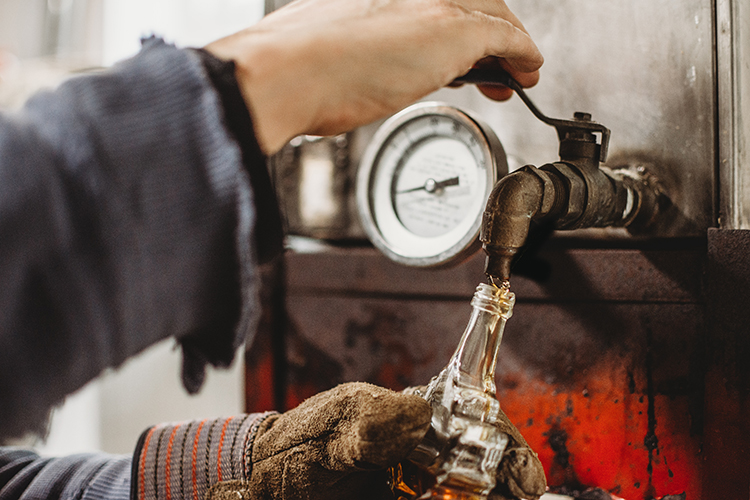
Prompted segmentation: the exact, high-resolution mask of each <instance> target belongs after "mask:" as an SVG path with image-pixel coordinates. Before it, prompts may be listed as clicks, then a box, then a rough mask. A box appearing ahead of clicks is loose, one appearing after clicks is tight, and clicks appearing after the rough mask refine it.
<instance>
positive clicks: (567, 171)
mask: <svg viewBox="0 0 750 500" xmlns="http://www.w3.org/2000/svg"><path fill="white" fill-rule="evenodd" d="M657 185H658V184H657V183H656V181H655V180H654V179H653V178H652V177H651V178H646V177H645V176H644V175H643V172H640V173H639V172H637V171H629V170H628V171H627V172H625V171H609V170H607V171H605V170H604V169H600V168H598V162H595V161H594V162H592V161H591V159H590V157H589V158H585V157H582V158H580V159H579V160H573V161H565V162H557V163H551V164H547V165H544V166H542V167H541V168H536V167H533V166H530V165H528V166H525V167H523V168H522V169H520V170H517V171H516V172H514V173H512V174H510V175H508V176H506V177H504V178H503V179H501V180H500V181H499V182H498V183H497V184H496V186H495V188H494V189H493V190H492V193H491V194H490V197H489V199H488V200H487V206H486V209H485V212H484V215H483V217H482V226H481V229H480V239H481V241H482V245H483V248H484V251H485V252H486V253H487V259H486V263H485V273H486V274H487V275H488V276H491V277H493V278H498V279H500V280H507V279H510V270H511V264H512V262H513V259H514V257H515V256H516V255H517V254H518V251H519V250H520V249H521V248H522V247H523V246H524V245H525V244H526V239H527V237H528V235H529V227H530V224H531V221H532V220H533V221H546V222H550V223H552V225H553V227H555V228H556V229H580V228H589V227H613V226H614V227H627V226H630V225H631V224H632V225H634V226H638V229H640V230H642V229H644V227H646V226H648V225H649V224H650V223H651V222H652V221H653V220H654V218H655V215H656V214H657V213H658V206H659V203H658V201H657V200H658V197H659V196H660V195H661V194H662V193H661V192H660V191H658V190H657Z"/></svg>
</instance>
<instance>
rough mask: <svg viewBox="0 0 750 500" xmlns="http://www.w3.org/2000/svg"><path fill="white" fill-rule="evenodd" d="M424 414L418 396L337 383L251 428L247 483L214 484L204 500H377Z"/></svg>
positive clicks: (417, 435) (420, 429) (425, 420)
mask: <svg viewBox="0 0 750 500" xmlns="http://www.w3.org/2000/svg"><path fill="white" fill-rule="evenodd" d="M430 418H431V411H430V407H429V405H428V404H427V402H425V401H424V400H423V399H421V398H420V397H418V396H411V395H406V394H401V393H397V392H393V391H390V390H388V389H384V388H381V387H377V386H374V385H370V384H364V383H349V384H342V385H340V386H338V387H336V388H334V389H331V390H329V391H326V392H323V393H320V394H318V395H316V396H313V397H312V398H310V399H308V400H306V401H305V402H304V403H302V404H301V405H299V406H298V407H297V408H295V409H293V410H290V411H288V412H286V413H284V414H283V415H279V416H276V417H271V418H269V419H267V420H266V421H264V422H263V424H262V425H261V426H260V428H259V429H258V432H257V434H256V437H255V441H254V443H253V444H252V449H251V450H249V453H250V455H249V458H250V460H249V462H250V463H249V464H247V468H248V469H249V472H248V475H249V478H248V480H247V481H232V482H227V483H219V484H218V485H216V486H214V487H213V489H212V490H211V491H209V494H208V495H207V496H206V499H207V500H221V499H227V500H228V499H232V500H237V499H238V498H240V499H242V498H245V497H247V498H254V499H255V498H263V499H273V500H298V499H307V500H317V499H320V500H338V499H341V500H343V499H350V498H356V499H358V500H368V499H372V500H375V499H383V498H387V496H386V495H390V489H389V488H388V486H387V483H386V476H385V470H384V469H385V468H386V467H388V466H392V465H395V464H396V463H398V462H399V461H401V460H403V459H404V458H405V457H406V455H407V454H408V453H409V452H410V451H411V450H412V449H413V448H414V447H416V445H417V444H418V443H419V442H420V441H421V440H422V438H423V437H424V434H425V432H426V431H427V428H428V427H429V425H430Z"/></svg>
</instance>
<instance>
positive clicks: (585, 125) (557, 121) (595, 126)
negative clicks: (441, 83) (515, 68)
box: [453, 68, 609, 163]
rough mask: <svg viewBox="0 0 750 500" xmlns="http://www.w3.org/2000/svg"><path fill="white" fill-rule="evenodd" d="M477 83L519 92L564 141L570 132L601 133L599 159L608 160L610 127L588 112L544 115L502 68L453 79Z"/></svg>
mask: <svg viewBox="0 0 750 500" xmlns="http://www.w3.org/2000/svg"><path fill="white" fill-rule="evenodd" d="M464 83H467V84H475V85H494V86H503V87H508V88H510V89H513V91H514V92H515V93H516V94H518V97H520V98H521V100H522V101H523V102H524V104H526V107H527V108H529V110H530V111H531V112H532V113H533V115H534V116H536V117H537V118H538V119H539V120H540V121H542V122H544V123H546V124H547V125H551V126H552V127H555V129H556V130H557V138H558V139H559V140H560V141H562V140H563V139H565V138H566V137H567V136H568V135H569V134H571V133H575V132H589V133H599V134H601V135H602V138H601V143H600V150H599V161H601V162H602V163H603V162H605V161H606V160H607V149H608V148H609V129H608V128H607V127H605V126H604V125H602V124H600V123H597V122H594V121H591V115H590V114H588V113H576V114H575V116H576V119H575V120H563V119H561V118H550V117H548V116H546V115H544V114H543V113H542V112H541V111H539V109H538V108H537V107H536V106H535V105H534V103H533V102H531V99H529V97H528V96H527V95H526V92H524V90H523V88H522V87H521V85H520V84H519V83H518V82H517V81H516V80H515V79H514V78H513V77H512V76H510V73H508V72H507V71H505V70H504V69H502V68H491V69H490V68H472V69H470V70H469V72H468V73H466V74H465V75H463V76H459V77H458V78H456V79H455V80H453V84H464Z"/></svg>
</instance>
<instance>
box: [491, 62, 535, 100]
mask: <svg viewBox="0 0 750 500" xmlns="http://www.w3.org/2000/svg"><path fill="white" fill-rule="evenodd" d="M477 66H479V67H482V68H487V67H489V68H492V67H493V66H499V67H501V68H502V69H504V70H506V71H507V72H509V73H510V74H511V75H513V78H515V80H516V81H517V82H518V83H519V84H520V85H521V86H522V87H525V88H528V87H533V86H534V85H536V84H537V82H538V81H539V71H534V72H531V73H521V72H518V71H514V69H513V67H512V66H511V64H510V62H508V61H507V60H505V59H498V58H496V57H492V58H485V59H483V60H482V61H480V64H478V65H477ZM478 88H479V90H480V91H481V92H482V93H483V94H484V95H486V96H487V97H489V98H490V99H494V100H496V101H505V100H507V99H510V98H511V97H512V96H513V91H512V90H511V89H509V88H508V87H501V86H491V85H478Z"/></svg>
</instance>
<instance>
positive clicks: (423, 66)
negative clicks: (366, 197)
mask: <svg viewBox="0 0 750 500" xmlns="http://www.w3.org/2000/svg"><path fill="white" fill-rule="evenodd" d="M206 50H208V51H209V52H211V53H213V54H214V55H215V56H217V57H219V58H222V59H228V60H229V59H231V60H233V61H234V62H235V64H236V75H237V80H238V82H239V85H240V88H241V90H242V92H243V96H244V98H245V101H246V103H247V104H248V108H249V109H250V112H251V114H252V116H253V121H254V126H255V129H256V130H255V131H256V135H257V138H258V142H259V143H260V145H261V148H262V149H263V150H264V152H265V153H266V154H271V153H274V152H275V151H277V150H278V149H280V148H281V146H283V145H284V144H285V143H286V142H287V141H288V140H289V139H291V138H292V137H294V136H295V135H299V134H303V133H306V134H317V135H330V134H336V133H340V132H343V131H346V130H350V129H352V128H354V127H357V126H359V125H364V124H366V123H369V122H372V121H374V120H376V119H379V118H383V117H385V116H388V115H390V114H392V113H394V112H396V111H398V110H399V109H401V108H403V107H405V106H407V105H408V104H411V103H412V102H414V101H416V100H418V99H420V98H421V97H423V96H425V95H427V94H429V93H430V92H433V91H435V90H438V89H439V88H441V87H444V86H445V85H447V84H449V83H450V82H451V81H452V80H453V79H454V78H456V77H458V76H460V75H462V74H464V73H466V72H467V71H468V69H469V68H471V67H472V66H473V65H474V64H475V63H477V62H478V61H483V64H500V65H502V66H503V67H504V68H506V69H507V70H508V71H509V72H510V73H511V74H512V75H513V76H514V77H515V79H516V80H517V81H518V82H519V83H520V84H521V85H523V86H532V85H534V84H535V83H536V82H537V80H538V78H539V73H538V69H539V67H540V66H541V64H542V61H543V58H542V56H541V54H540V52H539V50H538V49H537V47H536V45H534V42H533V41H532V40H531V38H530V37H529V35H528V34H527V33H526V30H525V29H524V27H523V25H522V24H521V23H520V21H519V20H518V19H517V18H516V17H515V15H513V13H512V12H511V11H510V9H508V7H507V6H506V5H505V3H504V2H503V1H502V0H297V1H295V2H293V3H291V4H288V5H287V6H285V7H283V8H281V9H279V10H277V11H275V12H273V13H271V14H270V15H268V16H266V17H265V18H264V19H262V20H261V21H260V22H259V23H258V24H256V25H254V26H252V27H250V28H248V29H246V30H243V31H241V32H239V33H236V34H234V35H230V36H228V37H226V38H223V39H221V40H218V41H216V42H213V43H211V44H209V45H208V46H206ZM488 61H489V62H488ZM482 91H483V92H484V93H485V94H487V95H488V96H490V97H492V98H495V99H506V98H508V97H509V96H510V91H509V90H508V89H497V88H494V89H493V88H483V89H482Z"/></svg>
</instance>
